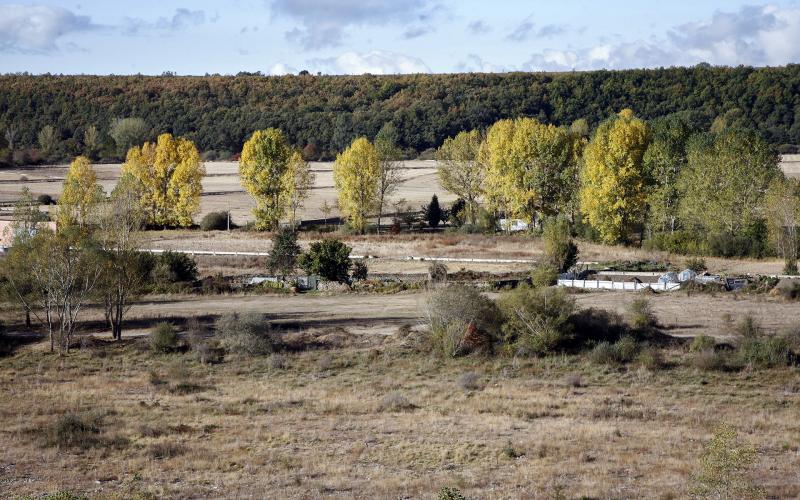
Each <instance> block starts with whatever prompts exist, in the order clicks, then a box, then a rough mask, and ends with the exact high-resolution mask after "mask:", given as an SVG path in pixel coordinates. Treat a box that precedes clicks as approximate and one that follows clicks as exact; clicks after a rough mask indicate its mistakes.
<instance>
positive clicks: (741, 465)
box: [692, 424, 763, 498]
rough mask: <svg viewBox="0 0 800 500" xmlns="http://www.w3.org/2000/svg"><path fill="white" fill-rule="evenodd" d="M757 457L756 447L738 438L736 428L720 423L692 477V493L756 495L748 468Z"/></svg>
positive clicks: (727, 495) (754, 496) (706, 496)
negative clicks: (697, 469) (698, 471)
mask: <svg viewBox="0 0 800 500" xmlns="http://www.w3.org/2000/svg"><path fill="white" fill-rule="evenodd" d="M755 460H756V450H755V449H754V448H753V447H751V446H746V445H744V444H742V443H740V442H739V440H738V436H737V434H736V431H735V430H734V429H733V427H731V426H729V425H724V424H723V425H720V426H719V427H717V429H716V430H715V431H714V437H713V438H712V439H711V441H710V442H709V443H708V444H707V445H706V448H705V451H704V452H703V456H702V458H701V459H700V473H699V474H697V475H696V476H695V477H694V478H693V479H694V482H695V486H694V488H693V491H692V493H693V494H694V495H696V496H698V497H700V498H758V497H761V496H763V493H762V492H761V491H760V490H759V489H758V488H757V487H755V486H753V485H752V484H751V483H750V481H749V478H748V477H747V472H748V469H749V468H750V466H751V465H752V464H753V463H754V462H755Z"/></svg>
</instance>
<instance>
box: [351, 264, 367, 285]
mask: <svg viewBox="0 0 800 500" xmlns="http://www.w3.org/2000/svg"><path fill="white" fill-rule="evenodd" d="M352 267H353V270H352V272H351V273H350V277H351V278H352V279H353V281H364V280H365V279H367V275H368V274H369V268H368V267H367V264H366V263H364V262H363V261H360V260H357V261H354V262H353V266H352Z"/></svg>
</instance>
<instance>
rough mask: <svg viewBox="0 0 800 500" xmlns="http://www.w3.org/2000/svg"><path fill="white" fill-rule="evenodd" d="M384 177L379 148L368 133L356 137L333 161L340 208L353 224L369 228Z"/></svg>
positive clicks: (358, 227) (359, 228)
mask: <svg viewBox="0 0 800 500" xmlns="http://www.w3.org/2000/svg"><path fill="white" fill-rule="evenodd" d="M380 177H381V168H380V158H379V156H378V152H377V151H376V149H375V146H373V145H372V143H370V142H369V141H368V140H367V139H366V138H364V137H360V138H358V139H356V140H355V141H353V143H352V144H351V145H350V147H349V148H347V149H346V150H345V151H344V152H342V153H340V154H339V155H338V156H337V157H336V163H334V165H333V180H334V183H335V184H336V190H337V193H338V202H339V209H340V210H341V211H342V212H343V213H344V214H345V215H346V216H347V218H348V220H349V221H350V225H351V226H352V227H353V228H354V229H356V230H358V231H359V232H360V233H362V234H363V233H364V232H365V231H366V228H367V217H368V216H369V212H370V210H373V209H374V208H375V206H376V204H377V194H378V185H379V183H380Z"/></svg>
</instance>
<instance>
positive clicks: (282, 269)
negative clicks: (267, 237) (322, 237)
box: [267, 227, 300, 276]
mask: <svg viewBox="0 0 800 500" xmlns="http://www.w3.org/2000/svg"><path fill="white" fill-rule="evenodd" d="M298 255H300V245H298V244H297V232H296V231H295V230H294V229H293V228H286V227H284V228H281V229H279V230H277V231H275V233H274V234H273V235H272V250H270V252H269V257H268V258H267V269H269V270H270V272H272V273H277V274H280V275H281V276H288V275H290V274H292V273H293V272H294V269H295V267H297V257H298Z"/></svg>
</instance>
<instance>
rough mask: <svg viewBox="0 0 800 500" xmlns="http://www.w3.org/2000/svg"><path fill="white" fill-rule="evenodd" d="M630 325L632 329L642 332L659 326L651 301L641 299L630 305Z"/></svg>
mask: <svg viewBox="0 0 800 500" xmlns="http://www.w3.org/2000/svg"><path fill="white" fill-rule="evenodd" d="M628 323H629V324H630V325H631V328H633V329H635V330H640V331H646V330H650V329H652V328H655V327H656V326H657V325H658V318H656V315H655V313H654V312H653V308H652V307H651V306H650V301H649V300H647V299H645V298H641V297H640V298H637V299H634V301H633V302H631V303H630V304H629V305H628Z"/></svg>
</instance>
